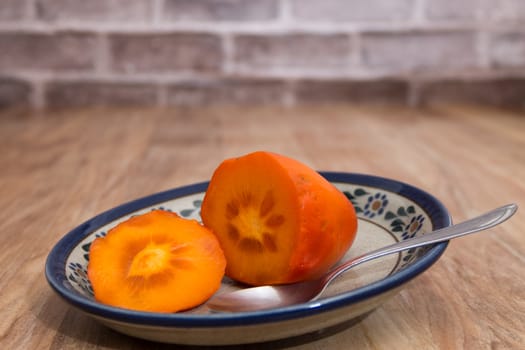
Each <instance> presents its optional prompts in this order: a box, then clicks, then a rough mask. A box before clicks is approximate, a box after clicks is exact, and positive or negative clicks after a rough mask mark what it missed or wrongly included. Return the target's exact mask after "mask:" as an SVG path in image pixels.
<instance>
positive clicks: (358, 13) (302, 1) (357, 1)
mask: <svg viewBox="0 0 525 350" xmlns="http://www.w3.org/2000/svg"><path fill="white" fill-rule="evenodd" d="M414 2H415V1H414V0H395V1H384V0H323V1H319V0H291V5H290V6H291V13H292V16H293V17H294V18H296V19H300V20H315V21H324V22H368V21H403V20H408V19H410V18H411V17H412V13H413V7H414Z"/></svg>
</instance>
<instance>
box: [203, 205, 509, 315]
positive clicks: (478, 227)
mask: <svg viewBox="0 0 525 350" xmlns="http://www.w3.org/2000/svg"><path fill="white" fill-rule="evenodd" d="M517 209H518V206H517V205H516V204H508V205H506V206H503V207H500V208H498V209H494V210H492V211H489V212H487V213H485V214H483V215H480V216H478V217H475V218H473V219H470V220H467V221H464V222H461V223H459V224H456V225H452V226H448V227H445V228H442V229H439V230H436V231H433V232H430V233H427V234H424V235H422V236H419V237H414V238H411V239H407V240H404V241H401V242H397V243H394V244H391V245H389V246H386V247H384V248H380V249H377V250H374V251H372V252H369V253H367V254H364V255H361V256H358V257H356V258H353V259H351V260H349V261H348V262H346V263H344V264H342V265H340V266H338V267H336V268H335V269H333V270H332V271H330V272H328V273H327V274H325V275H324V276H322V277H321V278H319V279H316V280H311V281H306V282H300V283H292V284H285V285H276V286H261V287H252V288H245V289H241V290H238V291H235V292H229V293H228V292H227V293H222V294H218V295H216V296H214V297H213V298H211V299H210V300H209V301H208V302H207V304H206V305H207V306H208V307H209V308H210V309H211V310H214V311H228V312H239V311H256V310H264V309H271V308H276V307H284V306H290V305H293V304H298V303H304V302H307V301H310V300H314V299H316V298H318V297H319V295H321V293H322V292H323V291H324V290H325V288H326V287H327V286H328V284H330V282H332V281H333V280H334V279H335V278H337V277H338V276H339V275H341V274H342V273H344V272H346V271H348V270H349V269H351V268H352V267H354V266H357V265H359V264H361V263H364V262H366V261H370V260H373V259H376V258H379V257H382V256H385V255H388V254H393V253H397V252H400V251H403V250H406V249H410V248H415V247H420V246H424V245H429V244H433V243H438V242H443V241H447V240H449V239H452V238H457V237H460V236H464V235H468V234H471V233H474V232H478V231H482V230H486V229H488V228H491V227H494V226H496V225H498V224H500V223H502V222H503V221H505V220H507V219H508V218H510V217H511V216H512V215H513V214H514V213H515V212H516V210H517Z"/></svg>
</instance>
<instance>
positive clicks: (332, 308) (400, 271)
mask: <svg viewBox="0 0 525 350" xmlns="http://www.w3.org/2000/svg"><path fill="white" fill-rule="evenodd" d="M321 174H322V175H323V176H324V177H325V178H327V179H328V180H329V181H330V182H332V183H333V184H334V185H335V186H336V187H337V188H339V189H340V190H341V191H342V192H343V193H344V194H345V195H346V196H347V197H348V198H349V199H350V200H351V201H352V203H353V204H354V206H355V209H356V212H357V214H358V218H359V223H358V233H357V237H356V240H355V243H354V244H353V246H352V247H351V249H350V250H349V251H348V252H347V254H346V256H345V258H344V259H348V258H350V257H353V256H356V255H360V254H362V253H365V252H367V251H370V250H373V249H376V248H379V247H381V246H384V245H387V244H390V243H394V242H396V241H400V240H404V239H407V238H410V237H414V236H418V235H423V234H425V233H426V232H430V231H432V230H435V229H438V228H442V227H445V226H449V225H450V224H451V220H450V216H449V214H448V212H447V210H446V208H445V207H444V206H443V205H442V204H441V203H440V202H439V201H438V200H437V199H436V198H435V197H433V196H432V195H430V194H428V193H426V192H424V191H422V190H420V189H417V188H415V187H413V186H410V185H407V184H404V183H401V182H398V181H394V180H389V179H385V178H380V177H375V176H369V175H361V174H349V173H334V172H322V173H321ZM207 186H208V183H198V184H193V185H188V186H184V187H180V188H176V189H173V190H169V191H166V192H162V193H157V194H153V195H151V196H148V197H144V198H141V199H138V200H135V201H132V202H129V203H126V204H123V205H121V206H119V207H116V208H114V209H111V210H108V211H107V212H104V213H102V214H100V215H98V216H96V217H94V218H92V219H91V220H88V221H87V222H85V223H83V224H81V225H80V226H78V227H77V228H75V229H74V230H72V231H71V232H69V233H68V234H66V235H65V236H64V237H63V238H62V239H61V240H60V241H59V242H58V243H57V244H56V246H55V247H54V248H53V249H52V251H51V252H50V254H49V256H48V259H47V262H46V277H47V280H48V282H49V284H50V285H51V287H52V288H53V289H54V290H55V291H56V292H57V293H58V294H59V295H60V296H61V297H63V298H64V299H65V300H66V301H68V302H69V303H70V304H71V305H73V306H74V307H76V308H78V309H80V310H82V311H84V312H86V313H87V314H88V315H90V316H92V317H93V318H94V319H96V320H98V321H100V322H101V323H103V324H105V325H107V326H108V327H110V328H112V329H114V330H116V331H119V332H122V333H125V334H128V335H131V336H135V337H139V338H143V339H149V340H154V341H160V342H167V343H179V344H191V345H226V344H246V343H256V342H266V341H272V340H277V339H283V338H289V337H294V336H300V335H303V334H308V333H312V332H316V331H320V330H323V329H329V328H331V327H337V325H341V324H349V323H351V322H352V321H356V320H359V319H360V317H362V316H364V315H366V314H367V313H368V312H370V311H372V310H373V309H374V308H376V307H377V306H379V305H380V304H381V303H382V302H384V301H385V300H386V299H387V298H389V297H391V296H392V295H394V294H395V293H397V292H398V291H399V290H400V289H401V288H402V287H403V285H404V284H405V283H406V282H408V281H409V280H411V279H412V278H414V277H416V276H417V275H418V274H420V273H422V272H423V271H425V270H426V269H427V268H429V267H430V266H431V265H432V264H433V263H434V262H436V261H437V259H438V258H439V257H440V255H441V254H442V253H443V252H444V250H445V248H446V246H447V242H444V243H440V244H436V245H434V246H432V247H420V248H416V249H411V250H408V251H405V252H402V253H399V254H393V255H390V256H387V257H384V258H381V259H379V260H376V261H372V262H369V263H366V264H363V265H361V266H358V267H356V268H355V269H354V270H351V271H349V272H347V273H346V274H344V275H342V276H341V277H339V279H338V280H337V281H336V282H334V283H333V284H332V285H330V286H329V288H328V289H327V290H326V291H325V293H324V294H323V296H322V297H321V298H320V299H318V300H315V301H312V302H308V303H302V304H297V305H293V306H290V307H285V308H277V309H271V310H265V311H257V312H239V313H212V312H210V311H209V310H208V309H207V308H206V305H202V306H200V307H198V308H196V309H193V310H191V311H187V312H183V313H173V314H162V313H148V312H137V311H130V310H126V309H121V308H115V307H111V306H107V305H103V304H100V303H98V302H97V301H95V300H94V298H93V290H92V288H91V286H90V283H89V280H88V278H87V273H86V269H87V264H88V260H89V246H90V244H91V242H93V240H94V239H95V238H96V237H100V236H104V235H105V234H106V233H107V232H108V230H109V229H111V228H112V227H114V226H115V225H117V224H118V223H119V222H121V221H123V220H126V219H128V218H129V217H130V216H132V215H137V214H140V213H144V212H147V211H150V210H152V209H165V210H170V211H173V212H176V213H178V214H179V215H181V216H183V217H186V218H193V219H197V220H200V216H199V214H200V205H201V202H202V199H203V197H204V193H205V191H206V188H207ZM236 288H239V287H238V286H237V285H236V284H235V283H234V282H233V281H231V280H229V279H227V278H225V279H224V280H223V284H222V286H221V290H219V293H220V292H223V291H226V290H233V289H236Z"/></svg>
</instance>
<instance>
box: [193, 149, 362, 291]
mask: <svg viewBox="0 0 525 350" xmlns="http://www.w3.org/2000/svg"><path fill="white" fill-rule="evenodd" d="M201 216H202V220H203V223H204V225H205V226H206V227H209V228H210V229H211V230H212V231H213V232H214V233H215V235H217V237H218V238H219V241H220V243H221V246H222V248H223V251H224V254H225V256H226V260H227V266H226V275H227V276H229V277H230V278H232V279H234V280H237V281H241V282H244V283H247V284H250V285H263V284H284V283H292V282H298V281H303V280H307V279H312V278H316V277H319V276H320V275H322V274H323V273H325V272H326V271H327V270H328V269H329V268H330V267H331V266H332V265H333V264H334V263H336V262H337V261H338V260H339V259H340V258H341V257H342V256H343V255H344V254H345V252H346V251H347V250H348V249H349V247H350V246H351V244H352V242H353V241H354V238H355V235H356V231H357V218H356V214H355V210H354V207H353V205H352V204H351V202H350V201H349V200H348V199H347V198H346V196H345V195H344V194H343V193H342V192H340V191H339V190H338V189H337V188H336V187H335V186H334V185H332V184H331V183H330V182H328V181H327V180H326V179H325V178H324V177H322V176H321V175H320V174H319V173H317V172H316V171H314V170H313V169H311V168H309V167H308V166H306V165H304V164H302V163H300V162H298V161H296V160H294V159H291V158H288V157H285V156H282V155H278V154H275V153H270V152H263V151H259V152H254V153H250V154H247V155H245V156H242V157H238V158H232V159H227V160H225V161H223V162H222V163H221V164H220V165H219V167H218V168H217V169H216V170H215V172H214V174H213V176H212V178H211V181H210V183H209V186H208V189H207V191H206V194H205V197H204V200H203V203H202V208H201Z"/></svg>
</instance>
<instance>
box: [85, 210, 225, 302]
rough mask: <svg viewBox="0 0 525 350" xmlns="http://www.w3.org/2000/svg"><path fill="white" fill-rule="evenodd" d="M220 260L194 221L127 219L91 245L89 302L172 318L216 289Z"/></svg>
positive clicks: (154, 216)
mask: <svg viewBox="0 0 525 350" xmlns="http://www.w3.org/2000/svg"><path fill="white" fill-rule="evenodd" d="M225 266H226V260H225V257H224V254H223V252H222V249H221V247H220V245H219V242H218V240H217V238H216V237H215V235H214V234H213V233H212V232H211V231H210V230H209V229H207V228H206V227H204V226H202V225H201V224H199V223H198V222H197V221H195V220H187V219H183V218H181V217H179V216H178V215H177V214H175V213H172V212H168V211H163V210H154V211H151V212H148V213H146V214H142V215H138V216H135V217H132V218H130V219H128V220H126V221H124V222H122V223H120V224H119V225H117V226H116V227H115V228H113V229H111V230H110V231H109V232H108V234H107V235H106V236H105V237H103V238H97V239H95V241H94V242H93V243H92V244H91V247H90V252H89V264H88V277H89V280H90V282H91V285H92V287H93V290H94V294H95V299H96V300H98V301H100V302H102V303H105V304H109V305H112V306H117V307H123V308H128V309H134V310H140V311H152V312H176V311H180V310H185V309H190V308H192V307H195V306H197V305H199V304H201V303H203V302H204V301H206V300H207V299H208V298H209V297H211V295H212V294H213V293H215V292H216V291H217V289H218V288H219V287H220V283H221V279H222V277H223V276H224V269H225Z"/></svg>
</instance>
